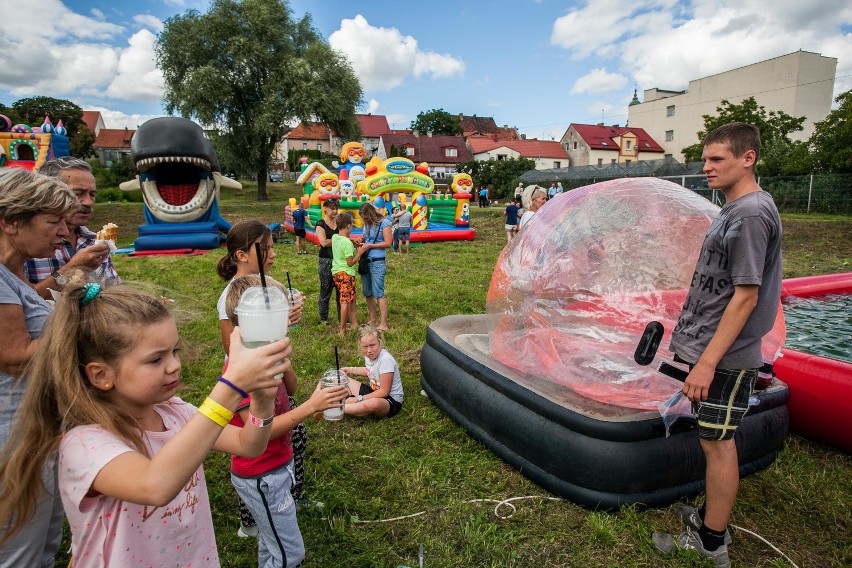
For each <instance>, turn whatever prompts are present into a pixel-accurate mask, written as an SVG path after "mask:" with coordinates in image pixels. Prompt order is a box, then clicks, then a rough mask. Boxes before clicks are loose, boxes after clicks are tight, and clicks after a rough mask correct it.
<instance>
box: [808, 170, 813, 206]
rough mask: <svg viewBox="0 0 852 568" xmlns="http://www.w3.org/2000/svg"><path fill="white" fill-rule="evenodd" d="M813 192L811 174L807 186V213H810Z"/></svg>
mask: <svg viewBox="0 0 852 568" xmlns="http://www.w3.org/2000/svg"><path fill="white" fill-rule="evenodd" d="M813 190H814V174H811V183H810V184H808V213H810V212H811V192H813Z"/></svg>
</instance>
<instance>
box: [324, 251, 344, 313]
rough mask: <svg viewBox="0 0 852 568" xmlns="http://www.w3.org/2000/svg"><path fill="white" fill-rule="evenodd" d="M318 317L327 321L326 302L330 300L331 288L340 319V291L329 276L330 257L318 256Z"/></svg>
mask: <svg viewBox="0 0 852 568" xmlns="http://www.w3.org/2000/svg"><path fill="white" fill-rule="evenodd" d="M319 280H320V295H319V317H320V320H322V321H328V304H329V302H330V301H331V292H332V290H333V291H334V293H335V298H336V301H337V302H336V303H337V318H338V319H340V292H338V291H337V288H336V287H335V285H334V280H333V279H332V277H331V259H330V258H323V257H320V259H319Z"/></svg>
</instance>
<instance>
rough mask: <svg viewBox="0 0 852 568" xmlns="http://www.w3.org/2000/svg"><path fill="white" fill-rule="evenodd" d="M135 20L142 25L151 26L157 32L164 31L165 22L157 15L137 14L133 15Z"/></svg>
mask: <svg viewBox="0 0 852 568" xmlns="http://www.w3.org/2000/svg"><path fill="white" fill-rule="evenodd" d="M133 21H134V22H136V23H137V24H139V25H140V26H145V27H148V28H151V29H152V30H154V31H155V32H157V33H159V32H161V31H163V28H164V26H163V22H162V21H160V18H157V17H156V16H152V15H150V14H136V15H135V16H133Z"/></svg>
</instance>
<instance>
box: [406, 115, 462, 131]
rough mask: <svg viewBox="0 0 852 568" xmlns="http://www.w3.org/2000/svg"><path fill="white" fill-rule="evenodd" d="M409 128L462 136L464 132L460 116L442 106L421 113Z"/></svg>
mask: <svg viewBox="0 0 852 568" xmlns="http://www.w3.org/2000/svg"><path fill="white" fill-rule="evenodd" d="M409 129H410V130H417V131H418V132H431V133H432V134H437V135H439V136H461V134H462V127H461V121H460V120H459V117H457V116H454V115H452V114H450V113H448V112H447V111H445V110H444V109H442V108H438V109H433V110H430V111H426V112H421V113H419V114H418V115H417V119H416V120H413V121H411V126H409Z"/></svg>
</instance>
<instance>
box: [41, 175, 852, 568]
mask: <svg viewBox="0 0 852 568" xmlns="http://www.w3.org/2000/svg"><path fill="white" fill-rule="evenodd" d="M269 195H270V201H269V202H267V203H257V202H255V201H253V199H254V188H253V187H251V186H248V187H247V188H246V189H244V190H242V191H240V192H237V193H233V192H229V193H227V194H225V195H223V197H222V200H221V211H222V214H223V216H224V217H225V218H227V219H229V220H230V221H235V220H237V219H240V218H248V217H257V218H259V219H261V220H263V221H264V222H271V221H276V220H280V218H281V211H282V209H283V206H284V205H285V203H286V200H287V198H289V197H295V196H296V195H297V190H296V189H295V188H294V187H293V186H292V185H290V184H270V185H269ZM502 210H503V208H502V207H493V208H491V209H486V210H482V209H478V208H476V207H474V208H473V209H472V224H473V226H474V227H475V228H476V229H477V238H476V240H475V241H473V242H465V243H434V244H428V245H424V246H422V247H417V248H415V249H413V250H412V252H411V254H410V255H408V256H401V255H394V254H391V256H390V260H389V270H388V277H387V290H388V298H389V305H390V326H391V329H392V331H391V332H390V333H389V334H388V338H387V347H388V349H389V350H390V352H391V353H392V354H393V355H394V356H395V357H396V359H397V360H398V361H399V363H400V365H401V368H402V375H403V383H404V386H405V391H406V398H405V405H404V407H403V410H402V412H401V414H400V415H399V416H398V417H396V418H394V419H393V420H384V421H374V420H354V419H345V420H343V421H341V422H335V423H328V422H323V421H320V422H314V421H310V422H309V423H308V424H307V427H308V431H309V436H310V440H309V443H308V450H307V466H306V468H307V479H306V487H305V490H306V493H307V494H308V495H309V496H310V497H311V498H312V499H313V500H314V501H319V502H322V503H323V504H324V507H323V508H321V509H320V508H314V509H309V510H307V511H305V512H303V513H300V514H299V524H300V526H301V529H302V534H303V536H304V538H305V543H306V547H307V553H308V556H307V561H306V566H308V567H312V568H316V567H328V566H347V567H395V566H398V565H406V566H417V562H418V561H417V551H418V545H419V544H420V543H423V544H424V548H425V566H427V567H429V568H437V567H441V568H447V567H473V566H476V567H490V566H493V567H501V568H502V567H507V566H514V567H539V568H548V567H562V566H578V567H579V566H620V567H624V566H636V567H639V566H681V567H683V566H707V565H708V564H706V563H702V561H701V560H700V559H698V558H697V557H696V556H694V555H691V554H688V553H685V552H684V553H680V554H678V555H674V556H670V557H663V556H661V555H660V554H659V553H658V552H657V551H656V549H655V548H654V546H653V544H652V542H651V533H652V532H653V531H654V530H666V531H677V530H679V529H680V521H679V520H678V519H676V518H675V516H674V515H673V514H672V513H671V512H669V511H668V510H665V509H664V510H658V509H651V510H638V509H636V508H633V507H625V508H623V509H622V510H621V511H618V512H616V513H614V514H608V513H601V512H591V511H588V510H586V509H583V508H581V507H579V506H577V505H574V504H572V503H570V502H567V501H562V500H545V499H525V500H518V501H515V502H513V504H514V506H515V507H516V510H515V511H514V514H511V515H509V513H510V512H511V511H510V510H509V508H508V507H506V506H502V507H501V508H500V509H498V511H497V512H498V513H499V516H498V515H497V514H495V512H494V508H495V503H493V502H486V503H472V502H469V501H471V500H473V499H492V500H496V501H501V500H504V499H509V498H512V497H522V496H534V495H537V496H550V495H549V494H548V493H547V492H546V491H544V490H542V489H540V488H539V487H537V486H536V485H534V484H533V483H532V482H530V481H529V480H527V479H526V478H525V477H523V476H522V475H521V474H520V473H518V472H517V471H516V470H514V469H513V468H511V467H510V466H508V465H507V464H505V463H504V462H502V461H501V460H500V459H498V458H497V457H495V455H494V454H493V453H491V452H490V451H489V450H487V449H485V448H484V447H483V446H482V445H481V444H479V443H478V442H476V441H474V440H472V439H471V438H470V437H469V436H468V435H467V434H465V433H464V431H463V430H462V429H461V428H460V427H458V426H457V425H456V424H455V423H454V422H452V421H451V420H450V419H449V418H447V416H445V415H444V414H443V413H442V412H441V411H440V410H438V409H437V408H436V407H435V406H434V405H433V404H432V403H431V402H430V401H429V400H428V399H427V398H425V397H423V396H420V394H419V392H420V385H419V377H420V365H419V354H420V348H421V347H422V345H423V342H424V338H425V332H426V327H427V326H428V324H429V323H430V322H431V321H433V320H435V319H436V318H438V317H441V316H444V315H447V314H461V313H465V314H471V313H482V312H484V310H485V293H486V291H487V289H488V284H489V280H490V276H491V272H492V269H493V266H494V262H495V260H496V258H497V255H498V254H499V253H500V250H501V249H502V246H503V244H504V242H505V236H504V233H503V213H502ZM141 217H142V215H141V207H140V206H139V205H138V204H124V203H115V204H103V205H98V206H97V207H96V214H95V218H94V219H93V221H92V223H91V226H92V227H95V228H97V227H99V226H100V225H101V224H103V223H105V222H107V221H113V222H115V223H117V224H119V226H120V230H121V232H120V241H121V242H122V243H123V244H130V243H132V241H133V239H134V238H135V236H136V226H137V225H138V224H139V223H140V222H141ZM784 230H785V240H784V245H785V249H784V263H785V276H786V277H790V276H802V275H808V274H814V273H823V272H841V271H849V270H852V268H850V267H852V243H851V242H850V241H852V239H849V235H850V234H852V219H850V218H848V217H843V218H837V217H834V218H826V217H816V216H813V217H811V216H796V217H788V216H785V217H784ZM275 250H276V252H277V253H278V258H277V259H276V262H275V266H274V267H273V269H272V271H271V272H272V275H273V276H275V277H276V278H278V279H281V280H286V273H287V272H289V274H290V278H291V280H292V282H293V285H294V286H295V287H297V288H298V289H300V290H302V291H303V292H304V293H306V294H307V304H306V310H305V317H304V320H303V323H302V325H301V326H300V327H299V328H297V329H294V330H293V331H292V332H291V337H292V340H293V345H294V357H293V362H294V365H295V369H296V372H297V374H298V375H299V377H300V380H301V387H300V391H299V393H298V396H297V398H298V399H299V400H304V399H305V398H306V396H307V394H308V393H309V392H310V390H311V389H312V388H313V386H314V384H315V382H316V381H317V379H318V377H319V376H320V374H321V373H322V372H323V371H324V370H325V369H326V368H328V367H330V366H332V365H333V363H334V354H333V347H334V346H338V348H339V350H340V355H341V358H342V361H341V363H342V364H346V365H351V364H355V363H357V362H358V361H360V357H359V354H358V350H357V346H356V343H355V339H354V337H351V338H347V339H345V340H341V339H338V338H337V337H336V336H335V335H333V332H334V331H335V330H333V329H332V328H331V327H329V328H323V327H320V326H319V325H318V323H317V321H318V316H317V311H316V299H317V293H318V288H319V281H318V278H317V257H316V255H315V254H311V255H307V256H296V255H295V254H294V252H295V245H284V244H279V245H276V249H275ZM221 254H222V251H221V250H219V251H211V252H209V253H207V254H205V255H201V256H194V257H183V258H181V257H153V258H151V257H149V258H128V257H121V256H119V257H116V265H117V267H118V270H119V272H120V273H121V275H122V278H124V280H125V281H126V282H127V283H128V284H130V285H140V286H144V288H145V289H147V290H150V291H152V292H154V293H157V294H162V295H165V296H168V297H170V298H172V299H174V300H175V304H174V305H175V307H176V310H177V313H178V317H179V321H180V327H181V334H182V337H183V338H184V339H185V341H186V343H187V346H188V349H187V355H186V357H185V361H184V369H183V373H182V376H183V380H184V382H185V383H186V384H187V387H186V390H185V392H184V393H183V394H182V396H184V397H185V398H186V399H187V400H190V401H192V402H194V403H199V402H200V401H201V400H202V399H203V397H204V396H205V394H206V393H207V392H208V390H209V389H210V388H211V386H212V384H213V381H214V380H215V377H216V376H217V375H218V371H219V370H220V366H221V362H222V350H221V345H220V340H219V332H218V327H217V321H216V314H215V308H214V306H215V303H216V299H217V298H218V296H219V294H220V292H221V290H222V288H223V283H222V282H221V281H220V280H219V279H218V277H217V276H216V274H215V265H216V261H217V260H218V259H219V257H220V256H221ZM358 315H359V319H360V321H363V320H364V319H365V316H366V309H365V306H364V304H363V299H362V298H360V297H359V302H358ZM205 469H206V475H207V483H208V488H209V491H210V499H211V504H212V509H213V514H214V522H215V524H216V536H217V541H218V545H219V551H220V555H221V560H222V564H223V566H233V567H243V566H245V567H250V566H255V565H256V541H255V540H253V539H240V538H237V536H236V531H237V527H238V523H239V521H238V517H237V511H236V505H235V494H234V491H233V489H232V487H231V485H230V481H229V477H228V458H227V456H224V455H218V454H214V455H211V456H210V458H209V459H208V460H207V462H206V464H205ZM850 495H852V458H850V456H847V455H843V454H840V453H838V452H836V451H833V450H831V449H828V448H824V447H821V446H819V445H816V444H813V443H811V442H808V441H806V440H803V439H801V438H798V437H796V436H793V435H791V436H790V438H789V440H788V444H787V447H786V448H785V449H784V451H783V452H782V454H781V456H780V458H779V459H778V460H777V461H776V462H775V463H774V464H773V465H772V466H770V467H769V468H768V469H766V470H764V471H763V472H760V473H758V474H756V475H753V476H751V477H749V478H747V479H745V480H743V482H742V486H741V490H740V495H739V498H738V500H737V506H736V508H735V510H734V514H733V518H732V523H733V524H735V525H737V526H742V527H744V528H746V529H748V530H751V531H754V532H756V533H758V534H760V535H762V536H763V537H764V538H766V539H767V540H769V541H770V542H772V543H773V544H774V545H775V546H777V547H778V548H780V549H781V550H782V551H784V552H785V553H786V554H787V555H789V556H790V557H791V558H792V559H793V560H794V561H795V562H796V563H797V564H798V565H799V566H802V567H804V566H821V567H825V566H849V565H852V540H850V538H849V535H850V534H852V512H850V506H849V505H850ZM420 511H425V514H422V515H419V516H415V517H410V518H405V519H401V520H397V521H393V522H386V523H378V522H367V521H377V520H382V519H388V518H393V517H399V516H405V515H411V514H413V513H417V512H420ZM501 517H506V518H501ZM734 539H735V542H734V544H733V546H732V548H731V554H732V557H733V561H734V563H735V565H738V566H777V567H780V566H788V564H787V563H786V561H783V560H782V559H780V557H779V556H778V555H777V553H775V552H774V551H772V549H770V548H769V547H768V546H766V545H765V544H764V543H762V542H761V541H760V540H758V539H756V538H754V537H751V536H749V535H747V534H745V533H742V532H739V531H736V530H735V531H734ZM63 548H64V549H67V547H63ZM65 560H66V561H67V559H65ZM57 565H59V564H57ZM63 565H64V564H63Z"/></svg>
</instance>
